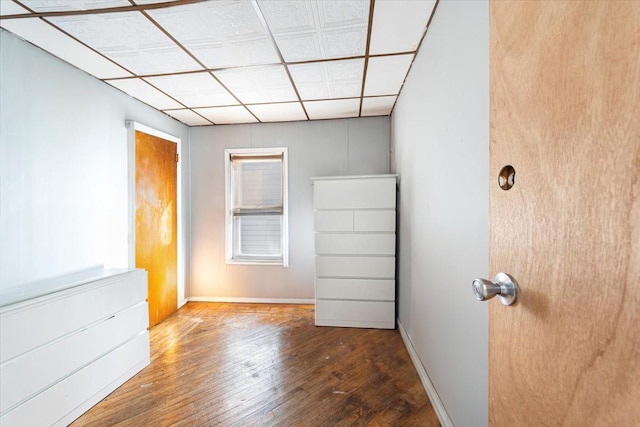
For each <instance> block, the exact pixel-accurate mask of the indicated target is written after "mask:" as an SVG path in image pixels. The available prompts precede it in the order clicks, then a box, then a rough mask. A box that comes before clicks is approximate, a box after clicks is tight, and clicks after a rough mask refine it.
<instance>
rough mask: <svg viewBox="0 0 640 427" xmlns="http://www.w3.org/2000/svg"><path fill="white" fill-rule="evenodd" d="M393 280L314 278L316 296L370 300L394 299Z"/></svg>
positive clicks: (394, 284) (394, 283)
mask: <svg viewBox="0 0 640 427" xmlns="http://www.w3.org/2000/svg"><path fill="white" fill-rule="evenodd" d="M395 296H396V282H395V280H385V279H382V280H381V279H316V298H319V299H346V300H370V301H394V300H395Z"/></svg>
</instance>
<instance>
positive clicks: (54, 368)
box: [0, 302, 149, 412]
mask: <svg viewBox="0 0 640 427" xmlns="http://www.w3.org/2000/svg"><path fill="white" fill-rule="evenodd" d="M148 318H149V309H148V306H147V303H146V302H141V303H139V304H138V305H136V306H133V307H131V308H129V309H127V310H125V311H123V312H120V313H117V314H116V315H115V316H114V317H112V318H109V319H107V320H105V321H103V322H100V323H97V324H95V325H93V326H91V327H89V328H87V329H83V330H81V331H79V332H78V333H75V334H72V335H69V336H67V337H65V338H63V339H61V340H59V341H55V342H53V343H52V344H50V345H47V346H44V347H40V348H37V349H35V350H34V351H31V352H29V353H26V354H24V355H22V356H19V357H16V358H15V359H13V360H10V361H9V362H7V363H5V364H4V365H2V369H1V370H0V412H4V411H5V410H7V409H8V408H10V407H11V406H13V405H15V404H16V403H19V402H21V401H23V400H24V399H27V398H28V397H30V396H33V395H35V394H37V393H38V392H40V391H42V390H44V389H46V388H47V387H49V386H51V385H52V384H55V383H56V382H57V381H58V380H59V379H60V378H65V377H66V376H68V375H70V374H71V373H73V372H75V371H77V370H78V369H80V368H82V367H84V366H86V365H88V364H89V363H91V362H92V361H93V360H95V359H98V358H99V357H100V356H102V355H103V354H105V353H108V352H109V351H111V350H113V349H114V348H116V347H118V346H119V345H121V344H122V343H124V342H126V341H127V340H129V339H131V338H133V337H135V336H136V335H138V334H139V333H140V332H142V331H145V330H146V329H147V325H148V322H149V320H148Z"/></svg>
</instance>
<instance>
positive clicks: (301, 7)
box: [258, 0, 317, 35]
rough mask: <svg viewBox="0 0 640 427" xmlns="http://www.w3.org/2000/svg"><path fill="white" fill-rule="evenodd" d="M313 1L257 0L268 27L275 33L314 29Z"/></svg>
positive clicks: (315, 14)
mask: <svg viewBox="0 0 640 427" xmlns="http://www.w3.org/2000/svg"><path fill="white" fill-rule="evenodd" d="M315 4H316V3H315V2H311V1H310V0H258V5H259V6H260V10H261V11H262V13H263V15H264V17H265V20H266V21H267V24H268V25H269V29H270V30H271V32H272V33H273V34H274V35H275V34H281V33H291V32H301V31H314V30H315V29H316V27H317V23H316V16H317V11H316V10H315Z"/></svg>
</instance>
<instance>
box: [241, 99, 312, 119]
mask: <svg viewBox="0 0 640 427" xmlns="http://www.w3.org/2000/svg"><path fill="white" fill-rule="evenodd" d="M247 108H249V109H250V110H251V112H252V113H253V114H255V115H256V116H257V117H258V118H259V119H260V121H262V122H286V121H294V120H307V116H306V115H305V114H304V110H303V109H302V106H301V105H300V103H299V102H287V103H283V104H262V105H248V106H247Z"/></svg>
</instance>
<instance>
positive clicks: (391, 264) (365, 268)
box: [316, 256, 396, 279]
mask: <svg viewBox="0 0 640 427" xmlns="http://www.w3.org/2000/svg"><path fill="white" fill-rule="evenodd" d="M395 274H396V259H395V257H356V256H343V257H332V256H317V257H316V276H317V277H318V278H331V277H334V278H343V277H353V278H371V279H378V278H379V279H395Z"/></svg>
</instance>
